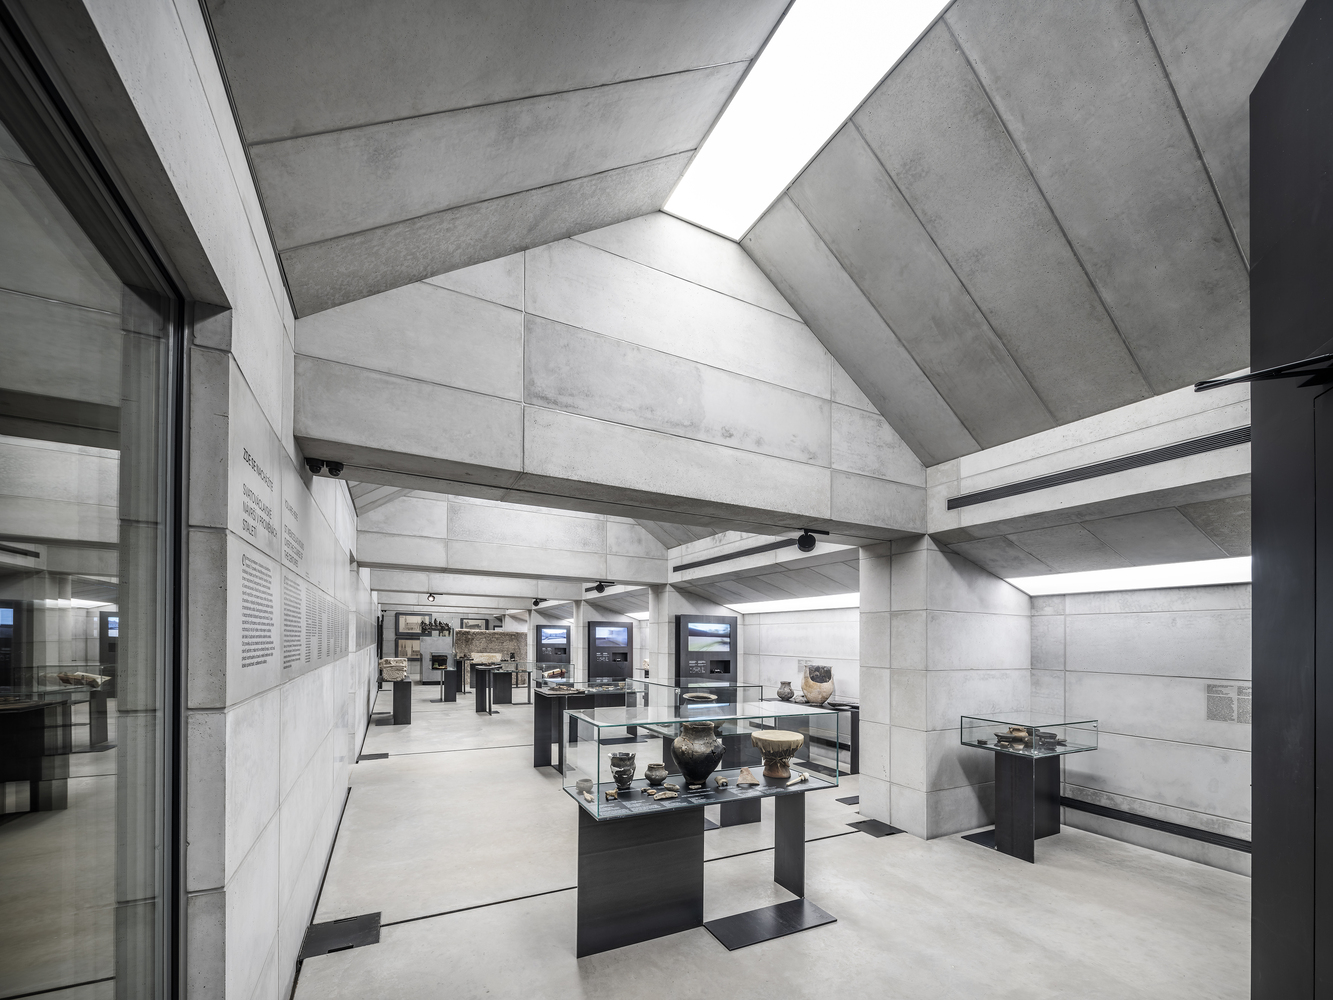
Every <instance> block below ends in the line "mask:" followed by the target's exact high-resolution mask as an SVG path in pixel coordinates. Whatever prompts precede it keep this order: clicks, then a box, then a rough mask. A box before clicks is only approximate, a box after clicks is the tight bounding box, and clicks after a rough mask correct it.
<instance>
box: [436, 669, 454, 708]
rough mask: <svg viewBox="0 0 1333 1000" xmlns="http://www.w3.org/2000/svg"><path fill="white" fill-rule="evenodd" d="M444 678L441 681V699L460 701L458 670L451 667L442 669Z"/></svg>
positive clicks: (442, 700)
mask: <svg viewBox="0 0 1333 1000" xmlns="http://www.w3.org/2000/svg"><path fill="white" fill-rule="evenodd" d="M440 673H441V674H442V675H443V677H444V679H443V680H442V681H440V701H441V702H445V701H458V670H457V668H455V667H450V668H449V669H447V670H441V671H440Z"/></svg>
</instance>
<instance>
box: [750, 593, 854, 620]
mask: <svg viewBox="0 0 1333 1000" xmlns="http://www.w3.org/2000/svg"><path fill="white" fill-rule="evenodd" d="M860 606H861V595H860V594H833V595H830V596H827V597H788V598H784V599H783V600H778V601H754V602H752V603H750V604H728V605H727V607H729V608H731V610H732V611H735V612H736V613H737V614H739V615H762V614H766V613H768V612H772V611H827V610H829V609H830V608H859V607H860Z"/></svg>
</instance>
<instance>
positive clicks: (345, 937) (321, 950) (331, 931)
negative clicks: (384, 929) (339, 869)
mask: <svg viewBox="0 0 1333 1000" xmlns="http://www.w3.org/2000/svg"><path fill="white" fill-rule="evenodd" d="M395 683H402V682H401V681H398V682H395ZM379 943H380V915H379V913H363V914H361V915H360V916H356V917H343V918H342V919H341V920H330V921H327V922H326V923H322V924H311V925H310V926H309V927H307V928H306V931H305V941H304V942H302V944H301V954H300V955H298V956H297V958H299V959H300V960H301V961H305V960H306V959H307V958H314V957H315V956H317V955H328V954H330V953H332V952H335V951H346V950H347V949H348V948H361V947H364V946H365V945H368V944H379Z"/></svg>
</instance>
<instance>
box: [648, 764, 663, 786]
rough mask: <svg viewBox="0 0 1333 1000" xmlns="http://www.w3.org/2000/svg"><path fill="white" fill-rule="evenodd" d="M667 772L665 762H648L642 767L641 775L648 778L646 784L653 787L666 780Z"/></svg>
mask: <svg viewBox="0 0 1333 1000" xmlns="http://www.w3.org/2000/svg"><path fill="white" fill-rule="evenodd" d="M667 773H668V772H667V769H666V765H665V764H649V765H648V766H647V767H645V768H644V769H643V776H644V777H645V778H647V779H648V784H650V785H652V786H653V787H654V788H656V787H657V786H658V785H660V784H661V783H662V782H664V781H666V779H667Z"/></svg>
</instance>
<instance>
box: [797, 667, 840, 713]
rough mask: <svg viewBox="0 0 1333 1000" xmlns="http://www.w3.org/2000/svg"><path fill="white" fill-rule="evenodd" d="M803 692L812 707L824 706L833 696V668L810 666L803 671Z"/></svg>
mask: <svg viewBox="0 0 1333 1000" xmlns="http://www.w3.org/2000/svg"><path fill="white" fill-rule="evenodd" d="M801 691H802V693H803V694H804V695H805V700H806V701H808V702H809V703H810V704H811V705H822V704H824V702H826V701H828V700H829V697H830V696H831V695H832V694H833V668H832V667H823V666H817V665H815V664H813V663H812V664H810V665H809V666H807V667H805V668H804V669H803V670H802V671H801Z"/></svg>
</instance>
